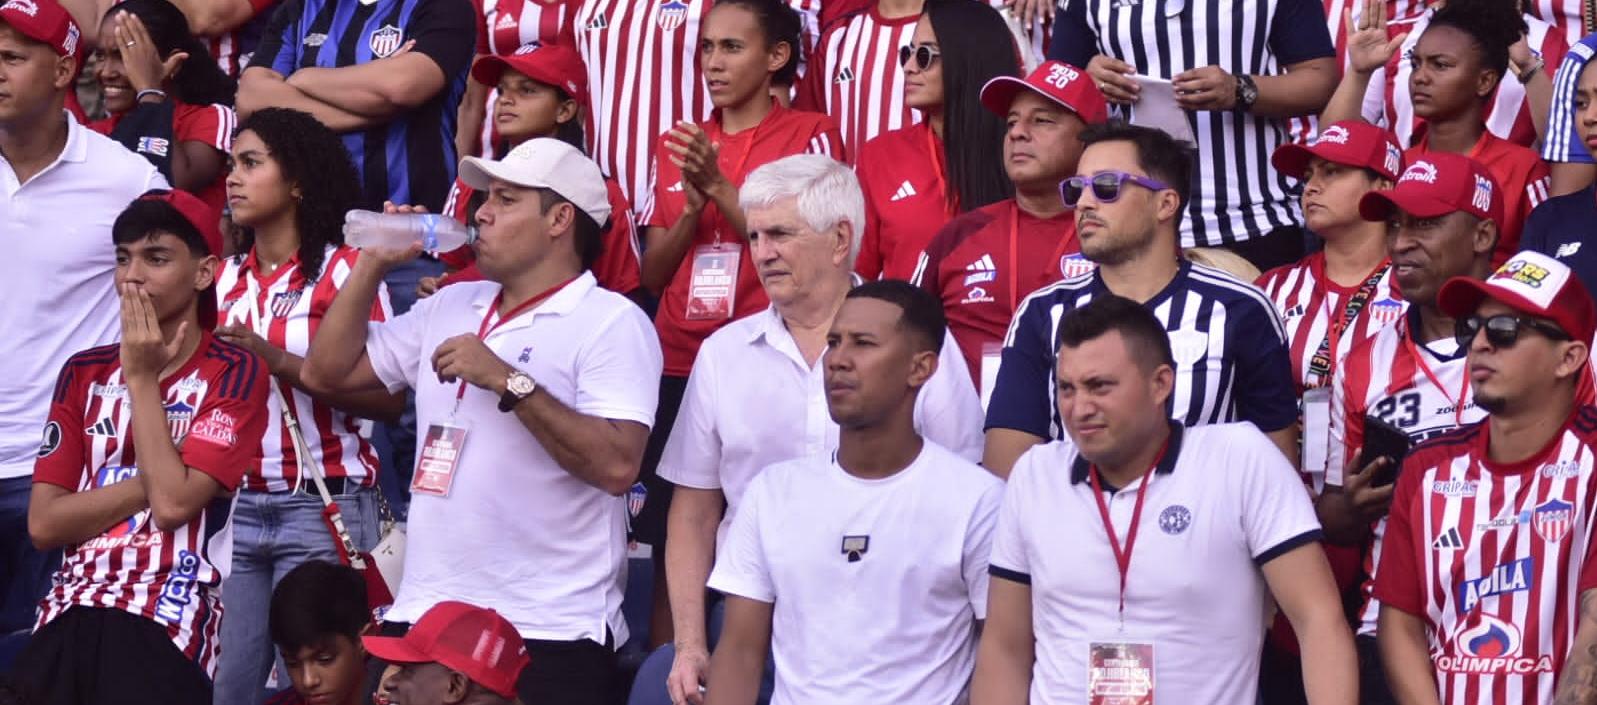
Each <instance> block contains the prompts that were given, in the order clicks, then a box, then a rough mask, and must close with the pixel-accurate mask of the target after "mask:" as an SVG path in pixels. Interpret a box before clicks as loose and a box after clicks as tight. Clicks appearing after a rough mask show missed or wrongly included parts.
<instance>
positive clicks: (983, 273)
mask: <svg viewBox="0 0 1597 705" xmlns="http://www.w3.org/2000/svg"><path fill="white" fill-rule="evenodd" d="M997 278H998V265H997V264H996V263H994V262H993V256H992V255H991V254H985V253H984V254H983V255H982V256H981V257H978V258H977V259H976V261H975V262H971V263H970V264H967V265H965V286H971V285H973V284H985V283H987V282H990V281H992V280H994V279H997Z"/></svg>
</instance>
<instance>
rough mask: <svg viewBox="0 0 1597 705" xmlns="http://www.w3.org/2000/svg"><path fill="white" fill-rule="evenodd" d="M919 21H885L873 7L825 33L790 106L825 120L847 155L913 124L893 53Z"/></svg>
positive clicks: (913, 112)
mask: <svg viewBox="0 0 1597 705" xmlns="http://www.w3.org/2000/svg"><path fill="white" fill-rule="evenodd" d="M919 21H920V16H919V15H918V14H917V15H909V16H907V17H900V18H896V19H886V18H884V17H882V16H881V14H880V12H879V11H878V9H877V6H876V3H874V2H873V3H871V5H870V7H869V8H868V9H866V10H865V11H864V12H860V13H859V14H856V15H854V16H853V17H849V18H847V19H846V20H844V21H841V22H839V23H838V24H835V25H833V26H831V27H829V28H827V30H826V31H825V33H824V34H822V35H821V41H820V45H819V46H818V47H817V48H816V51H815V59H814V61H813V62H812V63H811V70H810V71H809V72H808V73H807V74H806V75H805V76H804V80H802V81H800V82H799V89H798V94H797V96H796V97H794V99H793V107H795V108H798V109H800V110H810V111H813V112H817V113H826V114H827V115H831V116H832V119H834V120H836V121H837V124H838V127H839V128H840V129H841V130H842V133H843V145H844V146H845V147H846V149H845V152H846V153H848V154H849V155H854V154H858V153H859V148H860V147H861V146H862V145H864V144H865V143H866V142H868V141H870V140H871V139H872V138H874V137H876V136H877V135H879V134H882V133H884V132H891V131H893V130H897V129H899V128H901V127H906V126H909V125H914V124H916V123H919V122H920V120H921V116H920V112H919V111H916V110H913V109H911V108H910V107H909V106H908V105H905V104H904V71H903V70H902V69H901V68H899V65H898V49H899V47H904V46H909V44H910V39H911V38H913V37H914V35H915V24H916V23H917V22H919ZM851 163H852V162H851Z"/></svg>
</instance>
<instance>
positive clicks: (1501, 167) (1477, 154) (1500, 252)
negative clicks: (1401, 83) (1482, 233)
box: [1403, 132, 1549, 267]
mask: <svg viewBox="0 0 1597 705" xmlns="http://www.w3.org/2000/svg"><path fill="white" fill-rule="evenodd" d="M1427 151H1429V136H1428V135H1427V136H1423V137H1421V138H1420V141H1419V144H1416V145H1414V146H1413V147H1410V148H1409V149H1408V151H1406V152H1404V153H1403V163H1404V164H1413V163H1414V160H1416V159H1419V158H1420V157H1422V156H1424V155H1425V153H1426V152H1427ZM1466 156H1468V157H1469V158H1470V159H1474V160H1475V161H1477V162H1480V163H1481V165H1482V166H1484V167H1486V171H1487V172H1488V173H1490V174H1491V175H1492V180H1493V181H1496V182H1497V188H1498V190H1499V191H1500V192H1501V193H1502V194H1503V227H1502V230H1501V231H1500V232H1499V233H1498V235H1497V249H1496V251H1495V252H1493V253H1492V266H1493V267H1497V266H1499V265H1501V264H1502V263H1504V262H1507V261H1508V258H1509V257H1510V256H1512V255H1513V254H1514V253H1515V252H1518V251H1519V233H1520V231H1521V230H1523V229H1524V227H1525V219H1526V218H1529V217H1530V212H1531V211H1532V210H1533V209H1535V208H1536V206H1539V205H1541V203H1542V201H1545V200H1547V199H1548V197H1549V192H1548V190H1547V189H1548V183H1549V181H1548V171H1547V162H1544V161H1542V158H1541V155H1539V154H1537V153H1536V152H1535V150H1532V149H1530V148H1529V147H1521V146H1519V145H1517V144H1514V143H1512V142H1509V141H1507V140H1504V139H1501V138H1499V137H1497V136H1496V135H1493V134H1492V133H1491V132H1482V133H1481V138H1480V141H1478V142H1476V143H1475V146H1474V147H1471V148H1470V150H1469V154H1468V155H1466Z"/></svg>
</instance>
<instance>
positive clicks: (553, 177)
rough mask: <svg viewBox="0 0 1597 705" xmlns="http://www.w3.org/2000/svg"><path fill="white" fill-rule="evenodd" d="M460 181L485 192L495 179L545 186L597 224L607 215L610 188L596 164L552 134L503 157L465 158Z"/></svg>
mask: <svg viewBox="0 0 1597 705" xmlns="http://www.w3.org/2000/svg"><path fill="white" fill-rule="evenodd" d="M460 180H461V181H464V182H466V185H467V186H470V187H472V188H474V189H477V190H478V191H487V190H488V186H489V183H490V182H492V181H495V180H498V181H503V182H505V183H508V184H513V185H516V186H521V187H523V188H546V189H549V190H550V191H554V192H555V193H558V194H560V197H561V198H564V199H566V200H568V201H571V203H572V204H573V205H575V206H576V207H577V209H578V210H581V211H582V212H584V213H587V214H588V217H590V218H593V222H595V223H598V224H599V225H600V226H603V225H604V223H605V221H606V220H608V219H609V218H610V190H609V189H608V188H606V187H605V185H604V174H603V173H601V172H600V171H599V165H598V164H595V163H593V160H592V159H589V158H588V157H587V156H586V155H584V154H583V153H582V152H581V151H580V150H578V149H577V148H576V147H573V146H571V145H569V144H567V143H565V142H564V141H562V140H558V139H555V138H553V137H536V138H533V139H530V140H527V141H526V142H522V143H521V144H518V145H516V148H515V149H512V150H510V153H509V154H506V155H505V158H504V159H498V160H494V159H483V158H481V157H466V158H465V159H463V160H461V162H460Z"/></svg>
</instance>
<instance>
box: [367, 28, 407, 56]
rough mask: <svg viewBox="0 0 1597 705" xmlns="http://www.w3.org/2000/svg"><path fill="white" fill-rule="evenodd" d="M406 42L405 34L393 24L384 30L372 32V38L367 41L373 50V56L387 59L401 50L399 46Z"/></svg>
mask: <svg viewBox="0 0 1597 705" xmlns="http://www.w3.org/2000/svg"><path fill="white" fill-rule="evenodd" d="M404 42H405V32H404V31H403V30H401V29H400V28H399V27H397V26H395V25H391V24H385V25H383V27H382V29H379V30H377V31H375V32H372V37H371V39H370V40H369V41H367V42H366V43H367V45H369V46H370V47H371V49H372V56H375V57H377V58H379V59H386V58H388V57H389V56H391V55H393V53H394V52H395V51H398V50H399V45H400V44H403V43H404Z"/></svg>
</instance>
